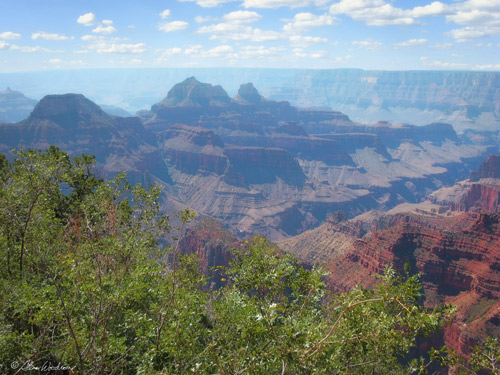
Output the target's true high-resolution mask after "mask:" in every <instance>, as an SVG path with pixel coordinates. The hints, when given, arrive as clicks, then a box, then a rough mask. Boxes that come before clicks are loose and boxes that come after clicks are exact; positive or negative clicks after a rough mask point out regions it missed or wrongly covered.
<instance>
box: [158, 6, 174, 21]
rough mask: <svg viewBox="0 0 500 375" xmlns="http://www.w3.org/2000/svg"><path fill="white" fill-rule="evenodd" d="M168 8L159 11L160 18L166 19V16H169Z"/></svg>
mask: <svg viewBox="0 0 500 375" xmlns="http://www.w3.org/2000/svg"><path fill="white" fill-rule="evenodd" d="M170 13H171V12H170V9H165V10H164V11H163V12H161V13H160V17H161V18H162V19H164V20H165V19H167V18H168V17H170Z"/></svg>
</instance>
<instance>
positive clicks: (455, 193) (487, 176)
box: [429, 155, 500, 212]
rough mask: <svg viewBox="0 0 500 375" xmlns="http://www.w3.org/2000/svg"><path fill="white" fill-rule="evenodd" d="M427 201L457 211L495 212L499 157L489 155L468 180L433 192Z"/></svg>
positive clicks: (499, 198) (499, 196)
mask: <svg viewBox="0 0 500 375" xmlns="http://www.w3.org/2000/svg"><path fill="white" fill-rule="evenodd" d="M429 199H430V200H432V201H433V202H435V203H438V204H441V205H446V206H449V207H450V208H451V209H453V210H459V211H479V210H486V211H490V212H496V211H498V210H499V205H500V156H498V155H490V156H489V157H488V159H486V160H485V161H484V162H483V163H482V164H481V165H480V166H479V168H478V170H476V171H473V172H471V174H470V178H469V179H468V180H464V181H461V182H459V183H457V184H455V185H454V186H452V187H449V188H443V189H440V190H437V191H435V192H433V193H432V194H431V195H430V196H429Z"/></svg>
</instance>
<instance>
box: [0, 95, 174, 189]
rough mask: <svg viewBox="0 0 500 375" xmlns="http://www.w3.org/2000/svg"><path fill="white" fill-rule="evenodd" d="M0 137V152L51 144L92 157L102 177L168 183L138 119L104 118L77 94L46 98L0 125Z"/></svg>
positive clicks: (152, 143)
mask: <svg viewBox="0 0 500 375" xmlns="http://www.w3.org/2000/svg"><path fill="white" fill-rule="evenodd" d="M0 134H2V136H4V137H2V145H1V146H0V149H1V150H2V151H3V152H5V153H9V152H10V150H11V149H12V148H20V147H24V148H33V149H44V148H47V147H49V146H50V145H55V146H58V147H59V148H61V150H63V151H66V152H68V153H69V154H70V155H80V154H82V153H85V154H87V155H95V156H96V161H97V163H98V167H99V170H100V173H101V174H102V175H104V176H106V177H111V176H113V175H116V174H117V173H120V172H123V171H127V172H128V177H129V179H130V181H131V182H143V183H144V182H152V181H154V180H155V179H158V180H161V181H165V182H170V181H171V180H170V176H169V174H168V170H167V167H166V165H165V163H164V161H163V159H162V157H161V156H160V153H159V152H158V147H157V141H156V136H155V135H154V134H153V133H151V132H150V131H148V130H147V129H145V128H144V126H143V125H142V123H141V122H140V121H139V119H138V118H136V117H114V116H110V115H108V114H107V113H105V112H104V111H102V109H101V108H100V107H99V106H97V105H96V104H95V103H93V102H92V101H90V100H88V99H87V98H85V97H84V96H83V95H79V94H66V95H49V96H46V97H45V98H43V99H42V100H40V102H39V103H38V104H37V105H36V107H35V109H34V110H33V112H32V113H31V114H30V116H29V117H28V118H27V119H25V120H23V121H21V122H19V123H17V124H8V125H2V126H0Z"/></svg>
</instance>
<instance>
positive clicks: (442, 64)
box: [420, 57, 470, 69]
mask: <svg viewBox="0 0 500 375" xmlns="http://www.w3.org/2000/svg"><path fill="white" fill-rule="evenodd" d="M420 62H421V63H422V65H424V66H432V67H435V68H442V69H467V68H470V67H469V66H468V65H467V64H463V63H457V62H446V61H439V60H430V59H429V58H428V57H421V58H420Z"/></svg>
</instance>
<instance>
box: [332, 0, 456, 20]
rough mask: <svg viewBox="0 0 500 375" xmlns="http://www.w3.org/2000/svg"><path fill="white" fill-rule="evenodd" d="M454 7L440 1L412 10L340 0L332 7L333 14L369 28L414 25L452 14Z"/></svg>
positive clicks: (379, 0)
mask: <svg viewBox="0 0 500 375" xmlns="http://www.w3.org/2000/svg"><path fill="white" fill-rule="evenodd" d="M451 12H452V7H451V6H448V5H446V4H443V3H441V2H439V1H434V2H433V3H431V4H429V5H426V6H418V7H414V8H412V9H402V8H397V7H394V6H393V5H392V4H390V3H388V2H385V0H340V1H339V2H336V3H334V4H332V5H331V6H330V13H331V14H334V15H336V14H346V15H348V16H349V17H351V18H352V19H355V20H359V21H364V22H365V23H366V24H367V25H369V26H389V25H412V24H415V23H417V21H416V19H418V18H423V17H431V16H439V15H445V14H450V13H451Z"/></svg>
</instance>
